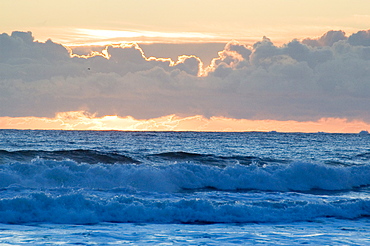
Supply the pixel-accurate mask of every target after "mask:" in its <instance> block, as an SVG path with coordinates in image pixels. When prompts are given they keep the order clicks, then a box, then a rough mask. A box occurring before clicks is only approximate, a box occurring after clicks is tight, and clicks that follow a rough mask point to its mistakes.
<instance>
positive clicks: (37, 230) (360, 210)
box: [0, 130, 370, 245]
mask: <svg viewBox="0 0 370 246" xmlns="http://www.w3.org/2000/svg"><path fill="white" fill-rule="evenodd" d="M0 139H1V141H0V244H1V245H21V244H33V245H37V244H40V245H44V244H70V245H73V244H79V245H122V244H132V245H156V244H163V245H236V244H244V245H248V244H249V245H259V244H260V245H263V244H265V245H296V244H311V245H370V186H369V185H370V162H369V161H370V135H366V134H361V135H360V134H325V133H310V134H308V133H306V134H304V133H277V132H270V133H262V132H243V133H216V132H210V133H206V132H119V131H32V130H0Z"/></svg>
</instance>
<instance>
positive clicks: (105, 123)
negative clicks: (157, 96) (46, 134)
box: [0, 111, 370, 133]
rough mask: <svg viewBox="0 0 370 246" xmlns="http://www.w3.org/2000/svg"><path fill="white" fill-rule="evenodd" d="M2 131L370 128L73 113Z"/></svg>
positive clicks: (336, 122) (24, 121) (2, 124)
mask: <svg viewBox="0 0 370 246" xmlns="http://www.w3.org/2000/svg"><path fill="white" fill-rule="evenodd" d="M0 129H20V130H26V129H32V130H117V131H209V132H243V131H261V132H269V131H277V132H307V133H310V132H326V133H359V132H360V131H363V130H368V129H370V124H368V123H365V122H363V121H359V120H355V121H348V120H346V119H340V118H323V119H320V120H318V121H305V122H299V121H293V120H289V121H278V120H248V119H232V118H225V117H211V118H209V119H208V118H205V117H203V116H201V115H195V116H190V117H179V116H176V115H168V116H163V117H158V118H153V119H145V120H139V119H135V118H133V117H131V116H126V117H119V116H103V117H96V116H95V115H93V114H90V113H88V112H85V111H71V112H60V113H57V114H56V115H55V117H54V118H46V117H0Z"/></svg>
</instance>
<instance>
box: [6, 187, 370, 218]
mask: <svg viewBox="0 0 370 246" xmlns="http://www.w3.org/2000/svg"><path fill="white" fill-rule="evenodd" d="M280 198H281V197H280ZM303 198H304V197H303ZM303 198H300V199H297V198H293V199H287V198H285V199H284V200H282V199H279V197H276V198H275V199H270V200H258V199H244V200H229V201H224V200H221V199H220V200H217V199H210V198H209V197H207V198H199V197H198V198H191V197H190V198H184V197H182V198H175V197H171V198H170V197H165V198H160V199H159V198H147V197H146V198H143V197H135V196H129V195H115V196H113V197H109V198H101V197H99V196H96V195H86V194H84V193H74V194H62V195H57V196H55V195H50V194H46V193H42V192H35V193H32V194H29V195H27V196H23V197H14V198H6V199H1V200H0V223H13V224H19V223H31V222H47V223H69V224H92V223H99V222H115V223H127V222H129V223H250V222H284V221H288V222H292V221H311V220H314V219H318V218H321V217H334V218H339V219H358V218H363V217H368V216H370V209H369V208H370V200H369V199H354V198H344V197H342V198H339V199H333V200H329V199H315V200H310V199H303Z"/></svg>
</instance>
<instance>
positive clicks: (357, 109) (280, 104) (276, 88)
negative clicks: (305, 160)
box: [0, 30, 370, 122]
mask: <svg viewBox="0 0 370 246" xmlns="http://www.w3.org/2000/svg"><path fill="white" fill-rule="evenodd" d="M107 52H108V53H109V54H110V56H111V57H110V59H106V58H104V57H101V56H95V57H91V58H87V59H86V58H79V57H73V58H71V57H70V54H69V52H68V50H67V49H66V48H65V47H63V46H62V45H60V44H56V43H53V42H52V41H50V40H49V41H47V42H45V43H39V42H36V41H34V39H33V37H32V34H31V33H30V32H28V33H25V32H13V33H12V34H11V35H8V34H5V33H4V34H1V35H0V116H13V117H14V116H46V117H51V116H54V114H55V113H56V112H62V111H75V110H87V111H89V112H92V113H94V112H97V113H98V115H107V114H118V115H120V116H127V115H131V116H133V117H135V118H153V117H159V116H164V115H169V114H177V115H179V116H189V115H196V114H201V115H204V116H207V117H209V116H226V117H233V118H246V119H277V120H302V121H303V120H317V119H319V118H322V117H340V118H348V119H363V120H365V121H367V122H369V121H370V114H369V109H370V30H369V31H360V32H358V33H355V34H352V35H351V36H349V37H347V36H346V35H345V34H344V33H343V32H342V31H330V32H328V33H326V34H324V35H323V36H322V37H320V38H318V39H305V40H302V41H298V40H293V41H291V42H289V43H287V44H285V45H283V46H275V45H274V44H273V43H272V42H271V41H270V40H269V39H268V38H265V37H264V38H263V39H262V41H260V42H257V43H255V44H254V45H253V47H247V46H245V45H242V44H239V43H237V42H231V43H229V44H227V45H226V46H225V48H224V50H223V51H222V52H220V53H219V58H218V59H216V60H214V64H213V68H212V69H211V70H209V71H208V74H207V75H206V76H203V77H199V76H197V74H198V73H199V72H200V71H199V59H197V58H195V57H189V58H185V59H184V61H183V62H181V63H178V64H177V65H174V66H170V62H169V61H164V60H150V61H149V60H146V59H145V58H144V57H143V56H142V53H141V50H140V49H138V48H137V47H136V48H135V47H131V48H114V47H111V46H110V47H108V48H107ZM216 56H217V54H215V57H216Z"/></svg>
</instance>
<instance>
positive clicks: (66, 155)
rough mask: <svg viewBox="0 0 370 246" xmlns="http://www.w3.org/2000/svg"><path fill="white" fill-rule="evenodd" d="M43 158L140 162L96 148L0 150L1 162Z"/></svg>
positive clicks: (92, 161) (92, 162)
mask: <svg viewBox="0 0 370 246" xmlns="http://www.w3.org/2000/svg"><path fill="white" fill-rule="evenodd" d="M36 157H38V158H43V159H51V160H66V159H70V160H74V161H76V162H80V163H82V162H83V163H90V164H96V163H107V164H112V163H139V161H137V160H135V159H133V158H131V157H129V156H125V155H122V154H119V153H115V152H102V151H96V150H83V149H75V150H54V151H44V150H18V151H6V150H0V163H2V164H4V163H9V162H16V161H17V162H30V161H31V160H32V159H34V158H36Z"/></svg>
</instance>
